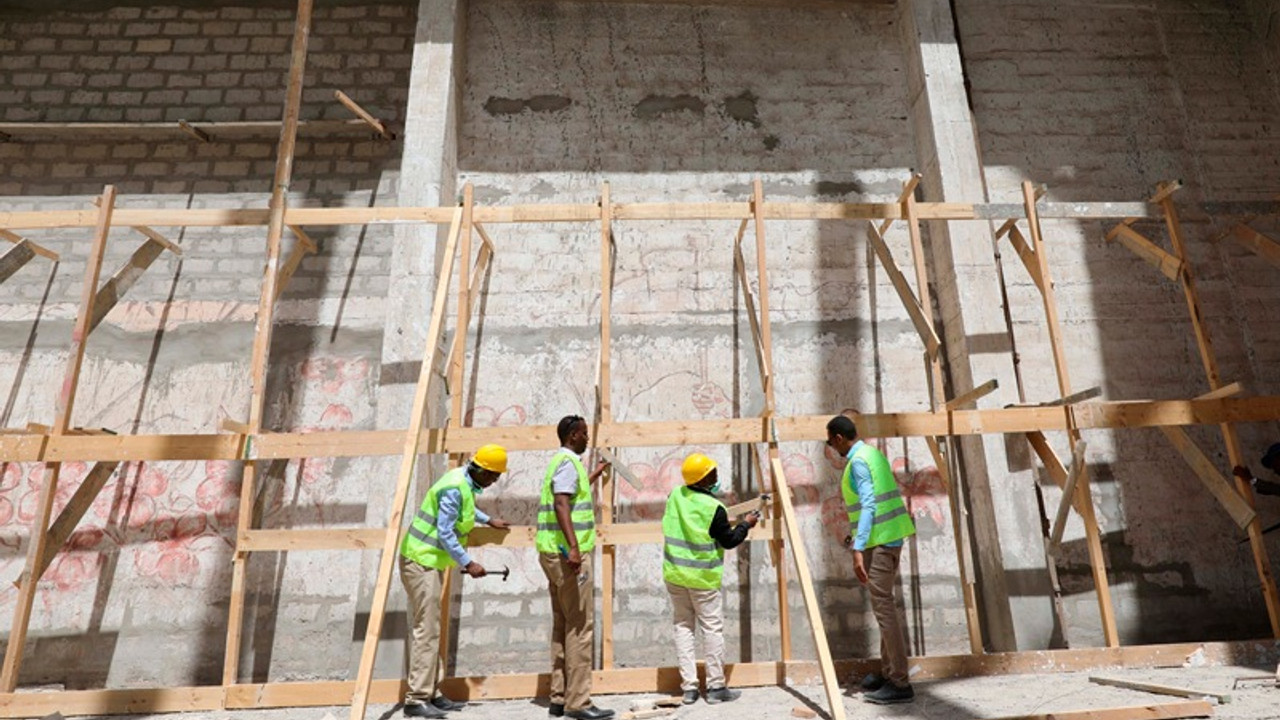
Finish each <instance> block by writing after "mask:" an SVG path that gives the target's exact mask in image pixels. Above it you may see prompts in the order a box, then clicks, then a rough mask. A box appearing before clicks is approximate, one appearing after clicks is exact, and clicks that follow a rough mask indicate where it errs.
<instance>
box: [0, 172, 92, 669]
mask: <svg viewBox="0 0 1280 720" xmlns="http://www.w3.org/2000/svg"><path fill="white" fill-rule="evenodd" d="M115 204H116V189H115V187H114V186H111V185H108V186H106V188H104V189H103V191H102V195H101V196H100V197H99V202H98V223H97V228H96V229H95V231H94V236H93V246H92V248H91V249H90V252H89V257H88V260H87V261H86V263H85V271H84V283H83V286H82V287H81V289H80V307H79V311H78V312H77V313H76V322H75V327H74V328H73V329H72V331H71V352H70V354H69V356H68V358H67V369H66V371H65V373H64V374H63V380H62V387H61V389H60V390H59V393H58V400H57V405H56V410H55V413H54V421H53V427H52V428H51V429H50V432H51V433H52V436H53V437H58V436H62V435H65V434H67V431H68V430H69V429H70V428H71V414H72V411H73V410H74V409H75V402H76V387H77V385H78V384H79V380H80V367H81V365H82V364H83V363H84V351H85V343H86V342H87V341H88V339H89V333H90V332H92V330H93V328H92V327H90V324H89V321H90V318H92V317H93V305H94V301H95V298H96V297H97V289H98V277H99V276H100V274H101V273H102V259H103V256H104V255H105V254H106V249H107V236H108V235H109V234H110V232H111V220H112V214H113V213H114V211H115ZM61 469H62V465H61V463H57V462H52V463H48V464H46V466H45V471H44V483H43V484H42V485H41V486H40V495H39V498H38V500H37V501H36V512H35V517H34V518H33V519H32V522H31V539H30V541H29V542H28V545H27V560H26V565H25V566H24V567H23V571H22V575H21V576H20V578H19V588H18V597H17V600H16V602H15V604H14V610H13V625H12V629H11V630H10V631H9V642H8V645H7V646H6V647H5V654H4V666H3V668H2V669H0V692H13V691H14V689H15V688H16V687H17V685H18V673H19V670H20V668H21V667H22V651H23V646H24V645H25V644H26V639H27V627H28V624H29V623H30V621H31V608H32V605H33V603H34V602H35V593H36V584H37V583H38V582H39V581H40V575H41V574H42V572H43V568H44V567H47V563H45V562H44V560H45V554H46V552H47V550H46V548H47V547H48V546H49V542H48V541H49V534H48V528H49V518H50V516H51V515H52V514H53V504H54V499H55V498H56V496H57V490H58V476H59V473H60V472H61Z"/></svg>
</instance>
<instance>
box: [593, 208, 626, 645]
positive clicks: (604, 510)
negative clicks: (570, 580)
mask: <svg viewBox="0 0 1280 720" xmlns="http://www.w3.org/2000/svg"><path fill="white" fill-rule="evenodd" d="M613 258H614V243H613V201H612V200H611V199H610V195H609V183H604V184H603V185H602V186H601V188H600V360H599V365H598V366H597V373H596V375H597V385H596V402H597V413H596V419H597V421H598V422H612V421H613V382H612V377H611V369H612V362H611V361H612V357H611V353H612V351H613V346H612V339H613V321H612V315H613ZM592 435H593V436H595V435H596V433H592ZM600 449H601V450H604V448H600ZM606 455H607V451H606V453H602V454H601V457H605V458H606V460H607V457H606ZM609 457H611V456H609ZM620 471H621V469H620V468H615V469H612V470H610V471H608V472H606V473H605V474H604V476H603V477H602V478H601V481H600V496H599V499H598V501H597V504H598V505H599V506H600V520H601V523H602V524H604V525H610V524H612V523H613V518H614V513H615V511H616V507H617V504H618V482H617V477H616V476H617V475H618V474H619V472H620ZM616 581H617V548H615V547H614V546H612V545H605V546H604V547H602V548H601V550H600V591H601V599H600V632H601V635H600V667H601V669H604V670H608V669H610V668H612V667H613V664H614V663H613V661H614V652H613V600H614V594H615V592H616V591H615V582H616Z"/></svg>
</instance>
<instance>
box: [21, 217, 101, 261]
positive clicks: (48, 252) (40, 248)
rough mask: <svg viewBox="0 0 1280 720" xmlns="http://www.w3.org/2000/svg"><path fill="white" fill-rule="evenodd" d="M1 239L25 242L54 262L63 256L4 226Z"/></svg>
mask: <svg viewBox="0 0 1280 720" xmlns="http://www.w3.org/2000/svg"><path fill="white" fill-rule="evenodd" d="M90 227H92V226H90ZM0 240H8V241H9V242H11V243H13V244H14V245H18V244H21V243H24V242H25V243H26V244H27V248H28V249H29V250H31V252H33V253H35V254H36V255H39V256H41V257H43V258H48V259H49V260H52V261H54V262H58V261H59V260H61V257H60V256H59V255H58V253H56V252H54V251H52V250H50V249H49V248H46V247H44V246H43V245H40V244H39V243H34V242H31V241H30V240H27V239H26V238H24V237H22V236H21V235H18V234H16V233H12V232H9V231H8V230H5V229H4V228H0Z"/></svg>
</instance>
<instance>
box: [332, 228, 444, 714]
mask: <svg viewBox="0 0 1280 720" xmlns="http://www.w3.org/2000/svg"><path fill="white" fill-rule="evenodd" d="M462 213H463V209H462V207H461V206H459V207H458V208H457V209H456V210H455V211H454V216H453V223H452V224H451V225H450V227H449V236H448V240H447V241H446V242H445V249H444V257H443V259H442V261H441V264H440V272H439V273H438V274H437V276H436V291H435V297H434V298H433V300H432V304H431V321H430V324H429V325H428V326H427V335H426V341H425V343H424V345H423V349H422V368H421V371H420V372H419V373H418V384H417V387H416V388H415V390H414V395H413V410H412V414H411V415H410V418H409V428H408V430H407V431H406V432H405V434H404V435H403V438H404V450H403V452H402V454H401V456H400V473H399V476H398V477H397V478H396V485H395V493H394V495H393V497H392V500H391V511H390V517H389V518H388V519H387V528H388V532H387V534H386V539H385V540H384V541H383V546H382V555H381V557H380V558H379V560H378V582H377V585H376V586H375V587H374V591H373V600H372V605H371V607H370V610H369V623H368V625H367V627H366V629H365V636H364V645H363V648H362V649H361V651H360V666H359V670H358V672H357V675H356V688H355V693H354V695H353V696H352V698H351V720H363V719H364V713H365V708H366V707H367V705H368V703H369V686H370V683H371V682H372V681H373V662H374V660H375V659H376V658H377V654H378V638H379V637H381V635H382V622H383V619H384V616H385V615H386V611H387V598H388V596H389V594H390V592H391V574H392V571H393V569H394V567H395V562H396V554H397V553H396V548H397V545H398V544H399V540H400V538H399V535H400V526H401V524H402V522H403V520H404V506H405V503H406V502H407V500H408V498H409V486H410V485H411V484H412V483H413V475H414V467H415V466H416V464H417V461H418V449H419V444H420V442H421V438H422V427H423V424H424V423H425V422H426V411H427V399H428V395H429V391H430V386H431V376H432V375H433V374H434V372H435V365H436V359H435V358H436V352H435V349H436V347H437V346H438V345H439V344H440V335H441V334H442V333H443V331H444V312H445V307H446V306H447V305H448V301H449V279H450V278H451V277H453V267H454V265H453V260H454V255H456V254H457V252H458V236H459V235H461V231H462Z"/></svg>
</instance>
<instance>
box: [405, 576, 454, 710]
mask: <svg viewBox="0 0 1280 720" xmlns="http://www.w3.org/2000/svg"><path fill="white" fill-rule="evenodd" d="M400 582H401V583H403V584H404V591H405V593H407V594H408V595H409V619H410V621H411V624H412V627H411V632H410V635H409V692H407V693H405V696H404V701H405V702H406V703H425V702H430V701H431V698H433V697H435V695H436V685H437V684H438V683H439V682H440V681H441V680H443V679H444V663H442V662H440V588H441V587H442V586H443V585H444V571H443V570H436V569H434V568H429V567H425V566H423V565H419V564H418V563H416V562H414V561H412V560H409V559H408V558H406V557H405V556H403V555H401V556H400Z"/></svg>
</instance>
